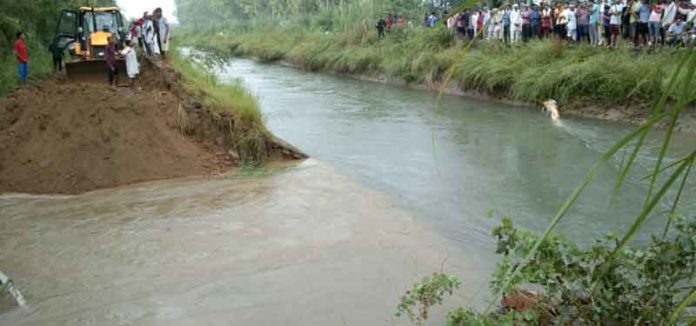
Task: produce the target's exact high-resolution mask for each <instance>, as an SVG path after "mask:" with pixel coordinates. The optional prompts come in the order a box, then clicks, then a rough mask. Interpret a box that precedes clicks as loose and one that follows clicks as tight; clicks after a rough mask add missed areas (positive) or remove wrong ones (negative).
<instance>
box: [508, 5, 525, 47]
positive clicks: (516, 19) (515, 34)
mask: <svg viewBox="0 0 696 326" xmlns="http://www.w3.org/2000/svg"><path fill="white" fill-rule="evenodd" d="M521 34H522V13H521V12H520V9H519V6H517V4H514V5H512V11H511V12H510V36H511V40H512V43H517V42H519V41H520V40H521V38H522V37H521V36H522V35H521Z"/></svg>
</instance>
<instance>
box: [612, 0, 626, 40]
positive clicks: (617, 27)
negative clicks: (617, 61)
mask: <svg viewBox="0 0 696 326" xmlns="http://www.w3.org/2000/svg"><path fill="white" fill-rule="evenodd" d="M624 7H625V5H624V4H623V3H622V1H621V0H616V2H614V4H613V5H612V6H611V9H609V13H610V14H611V18H610V19H609V31H610V32H611V46H613V47H616V46H617V45H618V39H619V33H620V32H621V15H622V14H623V8H624Z"/></svg>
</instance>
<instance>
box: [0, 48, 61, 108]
mask: <svg viewBox="0 0 696 326" xmlns="http://www.w3.org/2000/svg"><path fill="white" fill-rule="evenodd" d="M27 53H28V54H29V81H30V82H31V81H37V80H41V79H44V78H46V77H47V76H48V75H50V74H51V72H53V62H52V61H51V55H50V53H49V52H48V50H47V49H46V48H45V47H43V46H41V45H40V44H39V43H38V42H35V41H31V40H29V41H28V42H27ZM18 86H19V78H18V77H17V59H16V58H15V55H14V53H13V52H12V51H11V49H9V51H8V52H6V53H3V55H1V56H0V96H3V95H5V94H7V93H8V92H11V91H12V90H14V89H16V88H17V87H18Z"/></svg>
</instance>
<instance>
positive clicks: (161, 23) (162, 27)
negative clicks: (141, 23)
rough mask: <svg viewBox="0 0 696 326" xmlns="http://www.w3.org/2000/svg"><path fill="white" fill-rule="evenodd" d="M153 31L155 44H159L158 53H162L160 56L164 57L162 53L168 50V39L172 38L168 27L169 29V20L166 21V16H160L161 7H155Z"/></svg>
mask: <svg viewBox="0 0 696 326" xmlns="http://www.w3.org/2000/svg"><path fill="white" fill-rule="evenodd" d="M154 13H155V18H154V21H155V33H156V34H157V40H156V42H157V45H158V46H159V50H160V54H161V55H162V58H164V55H165V53H166V52H167V51H169V40H170V39H171V38H172V37H171V33H170V29H169V22H167V18H166V17H164V16H162V8H157V9H155V12H154Z"/></svg>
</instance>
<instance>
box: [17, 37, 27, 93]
mask: <svg viewBox="0 0 696 326" xmlns="http://www.w3.org/2000/svg"><path fill="white" fill-rule="evenodd" d="M26 39H27V35H26V34H24V32H18V33H17V40H16V41H15V43H14V53H15V56H16V57H17V75H18V76H19V82H20V83H21V84H26V82H27V77H28V76H29V67H28V65H29V55H28V54H27V45H26V42H25V40H26Z"/></svg>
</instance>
